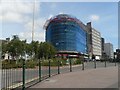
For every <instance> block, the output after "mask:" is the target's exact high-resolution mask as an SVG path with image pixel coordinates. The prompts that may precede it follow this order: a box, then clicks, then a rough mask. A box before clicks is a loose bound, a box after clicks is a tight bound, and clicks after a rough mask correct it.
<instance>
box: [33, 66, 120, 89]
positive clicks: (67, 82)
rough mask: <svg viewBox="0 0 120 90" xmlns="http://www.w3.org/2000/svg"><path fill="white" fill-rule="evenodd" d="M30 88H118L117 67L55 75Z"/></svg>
mask: <svg viewBox="0 0 120 90" xmlns="http://www.w3.org/2000/svg"><path fill="white" fill-rule="evenodd" d="M31 88H118V66H116V67H115V66H113V67H106V68H105V67H103V68H97V69H87V70H84V71H82V70H80V71H76V72H70V73H64V74H60V75H56V76H53V77H51V78H49V79H46V80H44V81H42V82H40V83H38V84H36V85H34V86H32V87H31Z"/></svg>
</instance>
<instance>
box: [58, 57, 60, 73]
mask: <svg viewBox="0 0 120 90" xmlns="http://www.w3.org/2000/svg"><path fill="white" fill-rule="evenodd" d="M58 74H60V60H59V58H58Z"/></svg>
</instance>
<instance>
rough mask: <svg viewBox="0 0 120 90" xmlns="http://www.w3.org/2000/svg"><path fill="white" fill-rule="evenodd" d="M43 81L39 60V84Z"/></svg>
mask: <svg viewBox="0 0 120 90" xmlns="http://www.w3.org/2000/svg"><path fill="white" fill-rule="evenodd" d="M40 81H41V60H40V59H39V82H40Z"/></svg>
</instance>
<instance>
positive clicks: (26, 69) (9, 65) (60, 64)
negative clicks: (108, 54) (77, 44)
mask: <svg viewBox="0 0 120 90" xmlns="http://www.w3.org/2000/svg"><path fill="white" fill-rule="evenodd" d="M110 66H117V62H116V60H114V61H108V60H104V61H96V60H94V61H83V60H80V59H73V58H69V59H67V60H62V59H61V58H54V59H36V60H27V61H25V60H24V59H22V60H17V61H10V60H5V61H2V85H1V86H2V90H6V89H7V90H11V89H15V88H20V89H22V90H25V88H28V87H30V86H32V85H34V84H36V83H38V82H41V81H42V80H44V79H46V78H49V77H51V76H54V75H57V74H61V73H68V72H74V71H78V70H86V69H96V68H100V67H105V68H107V67H110Z"/></svg>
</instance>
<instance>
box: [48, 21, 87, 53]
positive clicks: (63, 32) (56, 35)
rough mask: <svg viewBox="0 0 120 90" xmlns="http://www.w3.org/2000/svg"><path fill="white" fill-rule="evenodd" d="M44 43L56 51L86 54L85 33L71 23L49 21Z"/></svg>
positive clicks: (75, 24)
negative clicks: (51, 45) (47, 43)
mask: <svg viewBox="0 0 120 90" xmlns="http://www.w3.org/2000/svg"><path fill="white" fill-rule="evenodd" d="M46 41H47V42H50V43H52V44H53V46H54V47H55V48H56V49H57V50H58V51H77V52H82V53H86V32H85V30H83V29H82V28H81V27H80V25H79V24H78V23H76V22H73V21H69V20H63V21H59V22H58V21H56V20H54V21H51V22H50V23H49V24H48V27H47V29H46Z"/></svg>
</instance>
